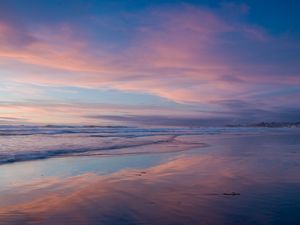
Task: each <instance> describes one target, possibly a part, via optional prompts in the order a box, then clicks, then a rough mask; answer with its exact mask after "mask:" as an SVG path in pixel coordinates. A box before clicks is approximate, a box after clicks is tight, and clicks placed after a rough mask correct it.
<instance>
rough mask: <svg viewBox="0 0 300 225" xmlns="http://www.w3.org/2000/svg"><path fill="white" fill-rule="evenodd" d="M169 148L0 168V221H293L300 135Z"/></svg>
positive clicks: (191, 140)
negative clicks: (179, 148)
mask: <svg viewBox="0 0 300 225" xmlns="http://www.w3.org/2000/svg"><path fill="white" fill-rule="evenodd" d="M178 141H181V143H185V145H183V146H185V147H184V148H183V149H181V150H180V151H179V150H178V148H177V147H176V146H175V147H176V148H175V147H174V146H172V145H174V143H172V144H170V143H161V144H159V145H155V146H145V147H144V148H143V149H138V151H136V152H135V154H134V153H133V152H127V153H128V154H125V153H126V151H125V153H124V151H123V152H120V154H115V155H109V154H107V155H106V156H103V155H93V156H80V157H78V156H76V157H67V158H52V159H47V160H38V161H28V162H20V163H14V164H7V165H1V166H0V177H1V181H0V224H1V225H6V224H55V225H56V224H212V225H219V224H220V225H223V224H226V225H227V224H249V225H250V224H251V225H252V224H278V225H279V224H280V225H281V224H295V225H296V224H299V221H300V215H299V211H300V175H299V171H300V154H299V153H300V152H299V151H300V131H299V130H297V129H294V130H283V131H280V130H279V131H276V132H273V131H272V130H270V132H264V133H263V134H262V133H260V134H245V135H226V134H219V135H201V136H200V135H199V136H188V137H180V138H178ZM172 149H176V151H172ZM151 150H152V151H153V153H151ZM121 153H123V154H121ZM145 153H146V154H145Z"/></svg>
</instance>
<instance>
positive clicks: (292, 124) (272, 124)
mask: <svg viewBox="0 0 300 225" xmlns="http://www.w3.org/2000/svg"><path fill="white" fill-rule="evenodd" d="M225 126H226V127H269V128H280V127H300V122H260V123H253V124H247V125H241V124H229V125H225Z"/></svg>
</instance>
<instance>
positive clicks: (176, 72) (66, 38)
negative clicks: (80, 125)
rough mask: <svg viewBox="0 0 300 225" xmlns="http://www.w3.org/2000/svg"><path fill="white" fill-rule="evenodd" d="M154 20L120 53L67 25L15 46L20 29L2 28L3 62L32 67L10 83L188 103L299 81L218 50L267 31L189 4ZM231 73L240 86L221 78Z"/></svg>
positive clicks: (259, 38)
mask: <svg viewBox="0 0 300 225" xmlns="http://www.w3.org/2000/svg"><path fill="white" fill-rule="evenodd" d="M241 10H245V7H244V6H241ZM149 17H150V18H151V19H153V20H154V25H143V26H141V27H139V29H138V32H137V34H136V35H135V37H134V39H135V44H134V45H133V46H129V47H124V48H123V49H122V50H120V51H119V52H117V53H113V52H111V51H110V50H109V48H107V47H106V46H104V45H103V46H101V44H98V45H97V46H98V47H97V49H92V48H91V47H90V46H89V44H88V40H79V39H77V38H76V37H74V35H73V34H72V28H70V27H69V26H66V25H63V26H58V27H51V29H54V30H52V32H51V33H50V32H49V31H48V29H46V28H47V27H40V28H39V29H37V30H35V31H34V32H29V31H28V32H27V33H25V32H24V31H23V33H22V35H23V36H27V37H32V40H31V41H30V42H27V43H26V44H25V45H23V46H22V47H19V48H16V47H14V46H12V45H7V44H6V43H7V42H9V39H11V37H12V36H14V35H15V34H16V33H17V31H15V28H14V27H12V26H9V25H7V24H5V25H3V24H0V25H1V26H0V34H1V36H0V37H1V38H0V58H1V59H2V60H4V61H9V62H10V64H6V66H7V67H8V69H9V67H11V66H15V67H20V66H21V65H27V67H26V68H27V69H26V71H16V73H14V74H13V75H11V77H9V78H8V79H10V80H12V81H15V82H23V83H31V84H43V85H54V86H60V85H63V86H79V87H92V88H103V87H104V88H107V87H109V88H115V89H119V90H126V91H136V92H147V93H151V94H154V95H158V96H161V97H163V98H167V99H170V100H173V101H176V102H184V103H186V102H194V103H209V102H211V101H217V100H223V99H230V98H234V97H236V96H241V98H242V96H243V95H244V93H247V92H253V91H256V90H257V88H258V87H257V85H256V84H257V83H261V82H265V83H269V84H281V83H282V82H284V83H286V84H288V85H289V84H293V83H294V82H297V81H299V78H298V77H295V76H291V77H287V78H286V79H285V80H284V81H282V79H281V78H280V76H274V77H273V78H272V79H270V74H271V75H272V72H273V71H274V72H276V65H275V66H274V65H271V66H269V67H270V68H268V67H266V66H265V65H258V66H257V67H256V68H255V69H254V68H253V65H252V64H247V63H239V62H236V61H235V57H236V56H235V57H233V56H232V53H231V52H230V48H226V49H225V50H224V49H222V48H220V46H224V45H225V46H226V44H227V43H226V41H228V40H227V39H224V38H220V36H222V35H224V34H231V33H233V34H235V33H240V34H242V35H244V36H245V37H244V38H246V39H245V41H247V38H249V37H250V39H251V40H249V44H250V43H252V42H253V41H254V42H261V41H263V42H266V41H267V40H268V37H267V35H266V34H265V32H264V31H263V30H262V29H261V28H256V27H254V26H250V25H248V24H242V23H241V24H239V23H231V22H230V21H226V20H224V19H223V18H222V17H221V16H219V15H218V14H217V13H215V12H212V11H209V10H204V9H200V8H195V7H191V6H184V7H183V8H182V9H180V10H178V9H174V10H168V11H167V12H166V11H164V10H153V11H152V12H150V13H149ZM140 19H141V20H146V19H145V18H140ZM73 29H74V28H73ZM246 43H247V42H246ZM230 44H231V45H232V43H230ZM99 46H100V47H99ZM233 46H234V45H233ZM233 50H234V49H233ZM227 51H228V52H227ZM261 73H263V74H261ZM226 76H230V77H235V78H236V80H239V81H240V82H235V81H234V80H228V79H227V80H226V79H223V78H224V77H226Z"/></svg>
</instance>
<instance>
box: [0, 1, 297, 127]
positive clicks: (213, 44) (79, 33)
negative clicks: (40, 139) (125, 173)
mask: <svg viewBox="0 0 300 225" xmlns="http://www.w3.org/2000/svg"><path fill="white" fill-rule="evenodd" d="M299 7H300V2H299V1H294V0H286V1H281V0H280V1H279V0H265V1H261V0H249V1H246V0H244V1H238V0H235V1H234V0H232V1H213V0H211V1H208V0H203V1H196V0H194V1H179V0H178V1H177V0H173V1H171V0H166V1H157V0H152V1H146V0H135V1H134V0H122V1H121V0H115V1H111V0H103V1H101V0H98V1H96V0H87V1H84V0H72V1H67V0H64V1H63V0H43V1H39V0H26V1H25V0H2V1H0V124H32V123H38V124H96V125H120V124H122V125H124V124H125V125H146V126H150V125H155V126H156V125H159V126H201V125H213V126H215V125H224V124H238V123H241V124H248V123H256V122H261V121H267V122H270V121H277V122H283V121H286V122H296V121H300V104H299V103H300V23H299V21H300V14H299V13H298V9H299Z"/></svg>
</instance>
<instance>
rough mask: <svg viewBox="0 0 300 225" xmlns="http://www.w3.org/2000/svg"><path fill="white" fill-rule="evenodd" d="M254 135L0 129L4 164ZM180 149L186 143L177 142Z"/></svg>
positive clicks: (125, 129)
mask: <svg viewBox="0 0 300 225" xmlns="http://www.w3.org/2000/svg"><path fill="white" fill-rule="evenodd" d="M252 131H253V129H251V128H247V129H243V128H224V127H223V128H215V127H212V128H137V127H123V126H115V127H114V126H0V164H4V163H11V162H18V161H25V160H36V159H45V158H50V157H57V156H69V155H74V154H83V153H90V152H93V153H95V152H96V151H104V150H111V151H112V150H116V149H125V148H126V149H128V148H135V149H136V147H142V146H145V145H160V144H166V143H171V142H174V141H176V138H177V137H179V136H187V135H213V134H220V133H224V132H226V133H231V134H234V133H241V132H244V133H245V132H248V133H249V132H252ZM256 132H257V130H256ZM185 144H186V143H185ZM176 145H178V146H179V145H182V143H179V142H178V141H177V142H176ZM173 149H175V148H173ZM132 151H134V149H133V150H132Z"/></svg>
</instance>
